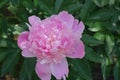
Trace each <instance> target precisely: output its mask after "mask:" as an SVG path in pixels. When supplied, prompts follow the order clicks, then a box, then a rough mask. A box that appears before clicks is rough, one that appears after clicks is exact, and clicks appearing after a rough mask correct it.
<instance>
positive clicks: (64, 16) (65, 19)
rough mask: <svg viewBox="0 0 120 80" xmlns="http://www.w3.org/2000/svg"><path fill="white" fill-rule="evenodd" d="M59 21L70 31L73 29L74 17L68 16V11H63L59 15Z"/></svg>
mask: <svg viewBox="0 0 120 80" xmlns="http://www.w3.org/2000/svg"><path fill="white" fill-rule="evenodd" d="M57 17H58V19H59V20H60V21H61V22H62V23H63V24H65V25H66V27H68V28H69V29H71V28H72V25H73V21H74V17H73V16H72V15H71V14H68V12H66V11H62V12H60V13H59V14H58V16H57Z"/></svg>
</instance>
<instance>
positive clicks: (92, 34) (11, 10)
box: [0, 0, 120, 80]
mask: <svg viewBox="0 0 120 80" xmlns="http://www.w3.org/2000/svg"><path fill="white" fill-rule="evenodd" d="M63 10H66V11H68V12H69V13H71V14H73V16H74V17H75V18H77V19H79V20H82V21H83V22H84V23H85V31H84V33H83V37H82V41H83V42H84V44H85V52H86V55H85V57H84V58H83V59H68V63H69V70H70V72H69V75H68V78H67V80H98V79H99V80H120V0H0V76H5V75H6V74H10V75H12V76H14V77H16V78H17V79H18V80H39V78H38V77H37V75H36V73H35V70H34V69H35V63H36V59H35V58H24V57H22V56H21V50H20V49H19V48H18V46H17V43H16V42H17V36H18V35H19V34H20V32H22V31H25V30H28V28H27V26H26V24H25V23H27V22H28V17H29V16H31V15H37V16H39V17H40V18H41V19H44V18H46V17H49V16H51V15H53V14H57V13H59V12H60V11H63ZM96 64H98V65H96ZM94 68H95V69H94ZM96 69H97V70H96ZM98 75H99V76H98ZM52 80H55V79H54V77H52Z"/></svg>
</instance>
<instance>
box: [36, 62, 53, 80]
mask: <svg viewBox="0 0 120 80" xmlns="http://www.w3.org/2000/svg"><path fill="white" fill-rule="evenodd" d="M35 71H36V73H37V75H38V77H39V78H40V79H41V80H50V79H51V72H50V66H49V64H41V63H40V61H38V62H37V64H36V67H35Z"/></svg>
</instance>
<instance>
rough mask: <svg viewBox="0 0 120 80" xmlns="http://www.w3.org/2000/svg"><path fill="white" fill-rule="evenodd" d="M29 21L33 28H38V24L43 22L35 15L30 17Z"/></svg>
mask: <svg viewBox="0 0 120 80" xmlns="http://www.w3.org/2000/svg"><path fill="white" fill-rule="evenodd" d="M28 20H29V22H30V24H31V25H32V26H37V25H38V23H40V22H41V20H40V18H39V17H37V16H35V15H33V16H30V17H29V18H28Z"/></svg>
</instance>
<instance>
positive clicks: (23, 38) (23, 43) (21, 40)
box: [17, 31, 29, 49]
mask: <svg viewBox="0 0 120 80" xmlns="http://www.w3.org/2000/svg"><path fill="white" fill-rule="evenodd" d="M28 35H29V32H27V31H25V32H22V33H21V34H20V35H19V37H18V42H17V44H18V46H19V47H20V48H21V49H25V48H26V47H27V42H28Z"/></svg>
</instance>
